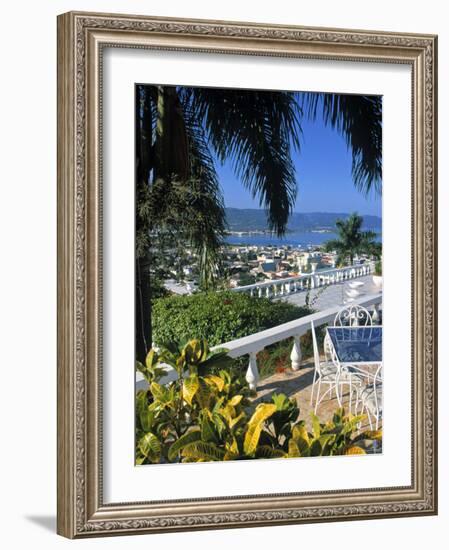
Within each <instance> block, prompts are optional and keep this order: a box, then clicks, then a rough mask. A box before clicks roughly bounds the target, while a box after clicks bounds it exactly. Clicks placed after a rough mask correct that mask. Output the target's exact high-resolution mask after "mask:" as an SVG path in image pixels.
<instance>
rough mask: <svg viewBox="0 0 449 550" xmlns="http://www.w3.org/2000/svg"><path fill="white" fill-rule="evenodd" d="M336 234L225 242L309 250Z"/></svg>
mask: <svg viewBox="0 0 449 550" xmlns="http://www.w3.org/2000/svg"><path fill="white" fill-rule="evenodd" d="M337 237H338V235H337V234H336V233H315V232H311V231H298V232H295V231H292V232H291V233H287V234H286V235H284V237H276V236H275V235H270V234H254V235H241V236H238V235H227V236H226V238H225V241H226V242H227V243H228V244H240V245H245V244H246V245H255V246H268V245H273V246H294V247H301V248H307V247H308V246H316V245H320V244H323V243H325V242H326V241H329V240H331V239H336V238H337ZM376 240H377V241H379V242H381V241H382V235H381V233H378V235H377V239H376Z"/></svg>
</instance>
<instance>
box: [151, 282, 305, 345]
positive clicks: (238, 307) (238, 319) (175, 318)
mask: <svg viewBox="0 0 449 550" xmlns="http://www.w3.org/2000/svg"><path fill="white" fill-rule="evenodd" d="M310 313H311V310H310V309H309V308H307V307H300V306H295V305H293V304H288V303H285V302H272V301H270V300H268V299H266V298H253V297H251V296H249V295H247V294H243V293H240V292H232V291H223V292H202V293H198V294H192V295H191V296H185V295H184V296H179V295H178V296H170V297H168V298H160V299H157V300H155V301H154V302H153V305H152V312H151V317H152V339H153V341H154V342H155V343H156V344H158V345H161V344H164V343H167V342H184V341H187V340H190V339H192V338H205V339H206V340H207V341H208V342H209V345H210V346H215V345H218V344H223V343H225V342H228V341H230V340H234V339H236V338H241V337H243V336H248V335H249V334H254V333H256V332H259V331H261V330H265V329H268V328H271V327H275V326H277V325H280V324H282V323H287V322H288V321H293V320H294V319H299V318H300V317H304V315H308V314H310Z"/></svg>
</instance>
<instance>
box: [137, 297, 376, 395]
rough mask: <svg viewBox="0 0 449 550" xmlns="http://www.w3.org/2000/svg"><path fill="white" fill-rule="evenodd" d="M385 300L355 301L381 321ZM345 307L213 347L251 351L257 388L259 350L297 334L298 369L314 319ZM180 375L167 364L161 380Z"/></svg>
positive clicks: (294, 357)
mask: <svg viewBox="0 0 449 550" xmlns="http://www.w3.org/2000/svg"><path fill="white" fill-rule="evenodd" d="M381 303H382V293H378V294H371V295H369V296H364V297H363V299H362V298H361V299H359V300H354V301H353V302H352V305H353V304H360V305H362V306H364V307H365V308H367V309H371V310H372V311H373V314H372V319H373V320H374V321H377V320H378V319H379V306H380V304H381ZM342 307H344V306H342V305H336V306H334V307H331V308H329V309H326V310H323V311H318V312H316V313H312V314H310V315H306V316H304V317H301V318H300V319H295V320H294V321H290V322H288V323H283V324H282V325H278V326H276V327H273V328H269V329H267V330H262V331H260V332H256V333H255V334H250V335H249V336H244V337H243V338H237V339H236V340H232V341H230V342H225V343H223V344H220V345H218V346H215V347H213V348H212V349H213V350H214V349H219V348H224V349H226V350H227V351H228V355H229V356H230V357H233V358H237V357H241V356H243V355H248V356H249V363H248V369H247V372H246V381H247V382H248V384H249V386H250V388H251V389H256V388H257V383H258V381H259V369H258V365H257V354H258V353H259V352H261V351H262V350H263V349H264V348H266V347H267V346H270V345H271V344H276V343H277V342H281V341H282V340H286V339H287V338H293V347H292V351H291V355H290V359H291V367H292V369H293V370H298V369H299V368H300V366H301V361H302V352H301V343H300V337H301V336H303V335H304V334H306V332H308V331H309V330H310V323H311V321H313V323H314V325H315V327H319V326H322V325H325V324H327V323H329V322H333V320H334V318H335V316H336V314H337V313H338V311H339V310H340V309H341V308H342ZM176 377H177V375H176V371H175V370H174V369H173V368H172V367H170V366H168V365H166V376H165V377H163V379H161V381H160V382H161V383H162V384H166V383H168V382H171V381H172V380H174V379H176ZM146 386H147V384H146V382H145V380H144V378H143V376H142V375H141V374H140V373H139V372H137V374H136V389H143V388H145V387H146Z"/></svg>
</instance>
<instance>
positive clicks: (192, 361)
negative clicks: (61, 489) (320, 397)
mask: <svg viewBox="0 0 449 550" xmlns="http://www.w3.org/2000/svg"><path fill="white" fill-rule="evenodd" d="M228 361H229V359H228V357H227V355H226V352H225V351H218V352H215V353H211V352H210V350H209V348H208V345H207V343H206V342H205V341H203V340H192V341H190V342H189V343H188V344H186V345H185V346H183V347H178V346H175V345H171V346H169V347H168V348H166V349H164V350H162V351H161V352H160V353H159V354H158V353H156V351H154V350H151V351H150V352H149V353H148V355H147V358H146V361H145V364H141V363H138V365H137V368H138V370H139V371H140V372H141V373H142V374H143V375H144V377H145V378H146V380H147V382H148V385H149V389H148V390H146V391H139V392H138V393H137V397H136V463H137V464H151V463H167V462H204V461H221V460H242V459H256V458H289V457H306V456H320V455H327V456H329V455H336V454H340V455H341V454H364V453H365V450H364V448H363V445H364V442H366V440H379V439H381V432H380V431H376V432H372V431H371V432H362V433H358V434H357V432H358V426H359V424H360V423H361V421H362V420H363V417H362V416H352V415H345V413H344V411H343V410H338V411H337V412H336V413H335V414H334V417H333V420H332V421H331V422H327V423H321V422H320V421H319V419H318V418H317V417H316V416H314V415H313V416H312V429H311V430H308V429H307V427H306V423H305V422H304V420H299V409H298V407H297V405H296V403H295V401H294V400H291V399H289V398H288V397H287V396H285V395H283V394H278V395H276V394H275V395H273V396H272V397H271V399H270V401H269V402H265V403H258V404H255V403H254V402H252V401H251V397H252V396H253V395H252V393H251V392H250V390H249V389H248V388H247V386H246V384H245V383H244V381H243V380H242V379H240V378H238V377H236V376H235V375H233V374H230V373H229V371H228V370H226V366H227V362H228ZM166 364H168V365H170V366H171V367H173V368H174V369H175V370H176V373H177V376H178V377H177V379H176V380H175V381H173V382H170V383H169V384H162V383H161V382H162V381H163V380H162V377H163V376H164V373H165V371H164V365H166Z"/></svg>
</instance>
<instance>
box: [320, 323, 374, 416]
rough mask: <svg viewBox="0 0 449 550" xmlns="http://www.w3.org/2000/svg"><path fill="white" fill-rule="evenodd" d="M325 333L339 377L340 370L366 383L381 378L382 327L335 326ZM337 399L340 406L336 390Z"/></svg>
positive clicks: (328, 328)
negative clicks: (362, 378) (356, 376)
mask: <svg viewBox="0 0 449 550" xmlns="http://www.w3.org/2000/svg"><path fill="white" fill-rule="evenodd" d="M327 332H328V334H329V338H330V341H331V344H332V347H333V349H334V352H335V353H333V354H332V357H333V361H334V363H335V365H336V366H337V368H338V372H339V375H340V374H341V372H342V370H346V371H349V372H350V373H353V374H357V373H358V374H359V375H362V376H363V377H365V378H366V379H367V382H369V381H370V378H371V379H372V381H373V383H376V381H377V380H378V379H379V378H380V377H381V372H380V371H381V368H382V326H380V325H376V326H363V327H359V326H347V327H341V326H335V327H327ZM359 378H360V377H359ZM337 386H338V385H337ZM337 399H338V402H339V405H340V406H341V401H342V400H341V396H340V395H339V392H338V390H337ZM350 406H351V405H350Z"/></svg>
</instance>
